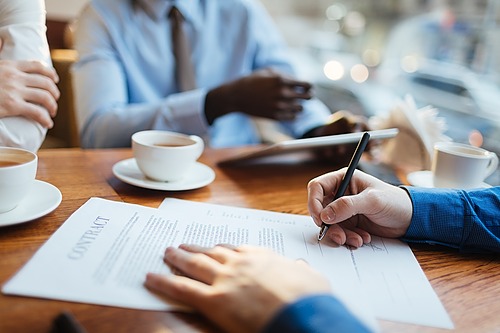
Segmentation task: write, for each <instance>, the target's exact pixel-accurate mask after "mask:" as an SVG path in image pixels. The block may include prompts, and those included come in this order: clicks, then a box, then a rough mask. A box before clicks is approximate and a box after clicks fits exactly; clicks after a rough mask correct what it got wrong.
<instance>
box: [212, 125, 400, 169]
mask: <svg viewBox="0 0 500 333" xmlns="http://www.w3.org/2000/svg"><path fill="white" fill-rule="evenodd" d="M398 132H399V131H398V129H397V128H388V129H382V130H374V131H368V133H369V134H370V140H376V139H390V138H393V137H395V136H396V135H397V134H398ZM362 135H363V132H356V133H348V134H337V135H327V136H318V137H314V138H307V139H295V140H286V141H282V142H279V143H275V144H272V145H269V146H266V147H264V148H261V149H258V150H256V151H252V152H246V153H242V154H239V155H236V156H233V157H229V158H227V159H224V160H221V161H219V164H232V163H239V162H243V161H247V160H253V159H257V158H262V157H268V156H274V155H279V154H286V153H292V152H298V151H307V150H313V149H319V148H324V147H328V146H334V145H342V144H346V143H357V142H358V141H359V140H360V139H361V136H362Z"/></svg>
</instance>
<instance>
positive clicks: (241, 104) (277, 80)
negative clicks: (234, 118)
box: [205, 69, 312, 123]
mask: <svg viewBox="0 0 500 333" xmlns="http://www.w3.org/2000/svg"><path fill="white" fill-rule="evenodd" d="M311 97H312V93H311V84H310V83H308V82H304V81H297V80H294V79H292V78H289V77H287V76H285V75H283V74H280V73H278V72H276V71H273V70H271V69H263V70H259V71H256V72H254V73H252V74H251V75H249V76H246V77H243V78H241V79H238V80H235V81H232V82H229V83H227V84H224V85H222V86H220V87H218V88H215V89H213V90H211V91H209V92H208V94H207V97H206V101H205V114H206V117H207V120H208V121H209V123H212V122H213V121H214V120H215V119H216V118H218V117H220V116H223V115H225V114H227V113H230V112H235V111H238V112H243V113H246V114H248V115H252V116H257V117H263V118H270V119H276V120H293V119H295V117H296V116H297V114H298V113H300V112H301V111H302V104H301V102H302V101H303V100H308V99H310V98H311Z"/></svg>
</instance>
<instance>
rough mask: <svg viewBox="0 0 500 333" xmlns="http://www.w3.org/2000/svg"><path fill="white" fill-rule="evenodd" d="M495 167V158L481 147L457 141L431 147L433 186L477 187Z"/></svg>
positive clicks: (495, 156) (496, 162) (496, 164)
mask: <svg viewBox="0 0 500 333" xmlns="http://www.w3.org/2000/svg"><path fill="white" fill-rule="evenodd" d="M497 167H498V157H497V155H496V154H495V153H492V152H489V151H487V150H485V149H483V148H479V147H474V146H471V145H467V144H462V143H457V142H439V143H437V144H436V145H435V146H434V156H433V160H432V168H431V169H432V178H433V183H434V187H442V188H460V189H469V188H478V187H481V184H482V183H483V181H484V180H485V179H486V178H487V177H488V176H490V175H491V174H492V173H493V172H495V170H496V169H497Z"/></svg>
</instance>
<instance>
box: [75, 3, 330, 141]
mask: <svg viewBox="0 0 500 333" xmlns="http://www.w3.org/2000/svg"><path fill="white" fill-rule="evenodd" d="M173 4H175V5H176V6H177V7H178V8H179V9H180V11H181V12H182V13H183V15H184V17H185V20H186V22H185V24H184V28H185V30H186V31H187V33H188V35H189V36H190V38H191V44H192V45H191V49H192V59H191V60H192V62H193V64H194V66H195V73H196V81H197V86H198V87H199V88H198V89H196V90H193V91H188V92H183V93H178V92H177V89H176V83H175V71H174V66H175V64H174V56H173V52H172V46H171V45H172V42H171V29H170V22H169V20H168V12H169V10H170V8H171V6H172V5H173ZM75 48H76V49H77V51H78V53H79V57H80V59H79V61H78V62H77V63H76V64H75V65H74V66H73V70H72V73H73V80H74V88H75V89H74V91H75V99H76V109H77V121H78V124H79V129H80V137H81V144H82V146H83V147H87V148H90V147H124V146H130V137H131V135H132V134H133V133H134V132H137V131H140V130H145V129H164V130H172V131H178V132H183V133H187V134H196V135H199V136H202V137H203V138H205V139H207V140H208V141H209V144H210V145H211V146H213V147H227V146H238V145H244V144H253V143H258V142H259V137H258V135H257V132H256V130H255V128H254V126H253V122H251V121H250V119H249V117H248V116H246V115H244V114H242V113H239V112H234V113H231V114H228V115H225V116H223V117H220V118H218V119H217V120H216V121H215V122H214V124H212V126H209V125H208V123H207V121H206V118H205V114H204V103H205V97H206V94H207V92H208V91H209V90H210V89H212V88H215V87H217V86H219V85H221V84H223V83H226V82H228V81H230V80H234V79H237V78H240V77H242V76H246V75H248V74H250V73H251V72H253V71H254V70H256V69H260V68H267V67H272V68H275V69H277V70H280V71H283V72H286V73H289V74H292V75H293V74H294V73H293V68H292V66H291V62H290V59H289V56H290V54H289V49H288V48H287V47H286V45H285V43H284V41H283V39H282V37H281V35H280V34H279V32H278V30H277V29H276V27H275V25H274V23H273V21H272V19H271V17H270V16H269V15H268V13H267V12H266V11H265V9H264V8H263V7H262V5H261V4H260V3H259V2H258V1H252V0H191V1H177V2H176V1H169V0H135V2H134V1H118V0H93V1H91V2H90V3H89V5H88V6H87V7H86V8H85V9H84V11H83V12H82V14H81V16H80V17H79V19H78V21H77V24H76V29H75ZM255 98H259V96H255ZM329 114H330V111H329V110H328V109H327V107H326V106H325V105H324V104H322V103H321V102H320V101H319V100H317V99H313V100H310V101H306V102H304V112H303V113H302V114H301V115H300V116H299V117H298V118H297V120H296V121H292V122H282V123H281V124H282V125H283V126H284V127H285V128H286V130H287V131H288V133H289V134H290V135H291V136H293V137H300V136H302V135H303V134H304V133H305V132H307V131H308V130H310V129H312V128H314V127H317V126H321V125H323V124H324V123H325V122H326V118H327V117H328V115H329Z"/></svg>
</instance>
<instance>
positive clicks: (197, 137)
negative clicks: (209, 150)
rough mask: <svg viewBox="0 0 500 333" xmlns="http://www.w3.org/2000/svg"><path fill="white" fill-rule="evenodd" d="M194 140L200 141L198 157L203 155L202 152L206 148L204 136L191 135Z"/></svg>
mask: <svg viewBox="0 0 500 333" xmlns="http://www.w3.org/2000/svg"><path fill="white" fill-rule="evenodd" d="M189 137H190V138H191V139H192V140H194V141H196V142H198V143H199V145H198V148H199V149H198V157H200V156H201V154H203V150H204V149H205V142H204V141H203V139H202V138H200V137H199V136H196V135H190V136H189Z"/></svg>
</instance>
